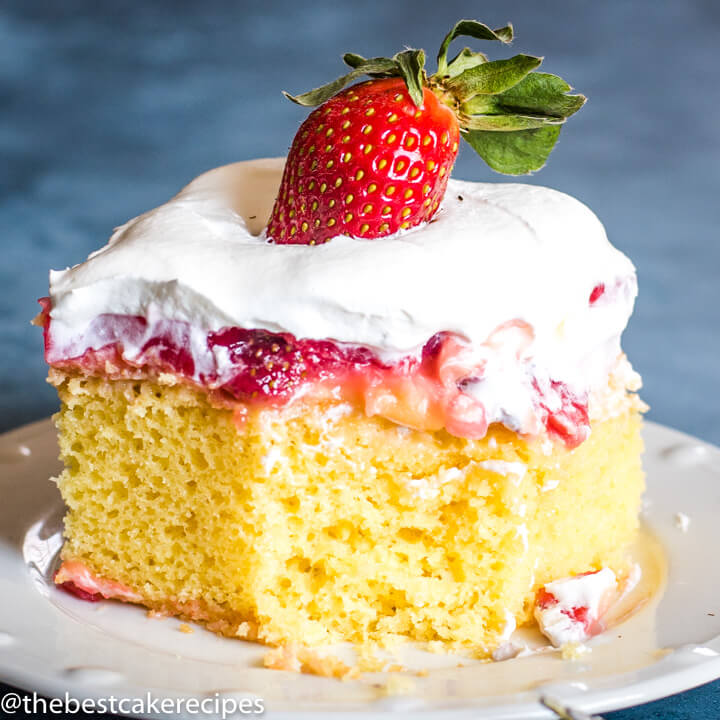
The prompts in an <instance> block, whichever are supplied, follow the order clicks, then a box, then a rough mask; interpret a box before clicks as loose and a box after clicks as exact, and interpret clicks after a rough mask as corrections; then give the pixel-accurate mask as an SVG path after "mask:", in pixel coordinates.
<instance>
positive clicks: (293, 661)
mask: <svg viewBox="0 0 720 720" xmlns="http://www.w3.org/2000/svg"><path fill="white" fill-rule="evenodd" d="M263 665H264V666H265V667H266V668H268V669H270V670H285V671H286V672H296V673H303V674H306V675H318V676H320V677H332V678H337V679H339V680H347V679H354V678H358V677H360V671H359V670H358V669H357V668H356V667H350V666H349V665H346V664H345V663H344V662H343V661H342V660H340V659H338V658H336V657H333V656H332V655H321V654H320V653H318V652H316V651H315V650H310V649H309V648H304V647H297V646H294V645H281V646H280V647H277V648H274V649H273V650H270V651H269V652H267V653H266V654H265V657H264V658H263Z"/></svg>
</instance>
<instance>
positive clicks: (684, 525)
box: [673, 512, 690, 533]
mask: <svg viewBox="0 0 720 720" xmlns="http://www.w3.org/2000/svg"><path fill="white" fill-rule="evenodd" d="M673 522H674V523H675V527H676V528H677V529H678V530H679V531H680V532H683V533H686V532H687V531H688V528H689V527H690V518H689V517H688V516H687V515H686V514H685V513H681V512H679V513H675V517H674V519H673Z"/></svg>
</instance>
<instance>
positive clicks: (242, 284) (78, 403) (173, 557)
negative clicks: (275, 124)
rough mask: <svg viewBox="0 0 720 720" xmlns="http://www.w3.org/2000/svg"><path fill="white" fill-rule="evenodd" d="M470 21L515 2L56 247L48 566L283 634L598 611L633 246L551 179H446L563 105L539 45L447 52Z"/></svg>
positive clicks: (405, 634) (626, 477) (614, 474)
mask: <svg viewBox="0 0 720 720" xmlns="http://www.w3.org/2000/svg"><path fill="white" fill-rule="evenodd" d="M462 34H464V35H470V36H472V37H475V38H479V39H485V40H491V41H495V42H502V43H506V42H509V41H510V39H511V38H512V28H511V27H510V26H508V27H505V28H500V29H498V30H491V29H490V28H488V27H487V26H485V25H482V24H481V23H476V22H472V21H461V22H460V23H458V24H457V25H456V26H455V28H453V30H452V31H451V33H449V34H448V36H447V37H446V38H445V41H444V42H443V45H442V47H441V51H440V54H439V57H438V70H437V72H436V73H435V74H434V75H432V76H430V77H428V76H427V74H426V73H425V71H424V69H423V62H424V54H423V53H422V51H418V50H406V51H404V52H402V53H399V54H398V55H396V56H394V57H393V58H373V59H371V60H366V59H364V58H362V57H360V56H358V55H352V54H349V55H347V56H346V57H345V60H346V62H347V63H348V65H349V66H350V71H349V72H348V74H347V75H345V76H343V78H341V79H340V80H339V81H335V82H334V83H330V85H328V86H325V87H323V88H318V89H317V90H313V91H311V92H309V93H306V94H305V95H300V96H297V97H294V98H292V99H294V100H295V101H297V102H299V103H301V104H306V105H319V107H318V108H317V109H315V110H314V111H313V112H312V113H311V114H310V115H309V116H308V118H307V120H306V121H305V122H304V123H303V125H302V126H301V127H300V129H299V131H298V133H297V135H296V138H295V141H294V142H293V145H292V148H291V151H290V154H289V156H288V158H287V160H286V161H284V160H282V159H275V160H254V161H248V162H238V163H234V164H231V165H226V166H224V167H220V168H217V169H215V170H211V171H210V172H207V173H205V174H204V175H202V176H200V177H199V178H197V179H195V180H194V181H193V182H191V183H190V184H189V185H188V186H187V187H186V188H184V189H183V190H182V191H181V192H180V193H179V194H178V195H176V196H175V197H174V198H172V199H171V200H170V201H169V202H167V203H166V204H164V205H162V206H160V207H158V208H156V209H154V210H151V211H150V212H147V213H145V214H144V215H141V216H139V217H137V218H135V219H133V220H131V221H130V222H128V223H127V224H125V225H123V226H122V227H120V228H118V229H117V230H116V231H115V233H114V234H113V235H112V237H111V238H110V240H109V242H108V243H107V245H106V246H105V247H103V248H102V249H100V250H98V251H97V252H95V253H93V254H92V255H91V256H90V257H89V258H88V259H87V260H86V261H85V262H84V263H82V264H80V265H78V266H76V267H73V268H69V269H66V270H62V271H53V272H52V273H51V275H50V293H49V297H48V298H46V299H44V300H43V301H42V303H43V310H42V312H41V314H40V316H39V322H40V323H41V324H42V325H43V327H44V336H45V354H46V359H47V362H48V364H49V365H50V368H51V369H50V382H52V383H53V384H54V385H55V386H56V387H57V390H58V393H59V396H60V400H61V410H60V412H59V414H58V416H57V425H58V428H59V437H60V448H61V454H62V459H63V461H64V464H65V469H64V471H63V473H62V474H61V476H60V477H59V478H58V481H57V482H58V486H59V488H60V492H61V493H62V496H63V499H64V500H65V503H66V504H67V514H66V517H65V545H64V547H63V550H62V564H61V566H60V568H59V570H58V572H57V575H56V583H57V584H58V585H59V586H62V587H64V588H65V589H67V590H69V591H71V592H74V593H75V594H76V595H78V596H80V597H83V598H84V599H87V600H99V599H102V598H114V599H119V600H124V601H127V602H133V603H140V604H142V605H145V606H147V607H148V608H150V609H152V610H154V611H156V612H161V613H169V614H173V615H177V616H180V617H182V618H185V619H190V620H195V621H199V622H202V623H205V624H206V625H207V627H208V628H209V629H211V630H214V631H216V632H219V633H222V634H224V635H228V636H233V637H238V638H243V639H249V640H256V641H259V642H263V643H267V644H271V645H277V646H281V647H283V648H287V647H290V646H302V647H316V646H321V645H327V644H330V643H336V642H340V641H349V642H352V643H357V644H362V643H372V644H377V645H382V646H387V645H388V644H391V643H396V642H398V641H408V640H412V641H418V642H424V643H428V646H429V647H432V648H433V649H446V650H463V651H466V652H470V653H471V654H473V655H475V656H477V657H489V656H491V655H492V654H493V652H495V651H496V650H497V649H498V647H499V646H500V645H501V644H502V643H503V642H504V641H505V640H506V639H507V636H508V631H509V630H512V628H514V627H516V626H521V625H523V624H528V623H533V622H536V619H537V620H539V621H540V625H541V627H542V628H543V629H545V630H546V631H547V632H548V636H549V637H551V639H552V640H553V642H556V643H557V644H562V643H563V642H564V640H563V638H565V637H567V638H569V640H568V641H571V642H577V641H579V639H582V638H583V637H587V636H588V635H590V634H592V633H593V632H595V631H596V630H597V628H598V627H599V626H600V616H601V615H602V612H603V610H604V608H605V607H606V606H607V601H608V598H609V597H610V596H611V594H612V593H613V592H615V589H616V588H617V587H620V586H621V584H622V583H623V582H624V578H626V577H627V575H628V571H629V568H628V565H627V561H626V556H625V550H626V547H627V546H628V544H629V543H631V542H632V540H633V538H634V536H635V533H636V531H637V527H638V510H639V504H640V496H641V493H642V490H643V474H642V469H641V463H640V455H641V451H642V443H641V438H640V427H641V410H642V405H641V403H640V401H639V400H638V399H637V397H636V396H635V394H634V391H635V390H636V389H637V388H638V386H639V378H638V376H637V375H636V374H635V373H634V372H633V371H632V369H631V368H630V365H629V364H628V362H627V360H626V359H625V356H624V355H623V353H622V351H621V348H620V335H621V333H622V331H623V330H624V328H625V325H626V323H627V321H628V319H629V317H630V315H631V312H632V308H633V302H634V298H635V295H636V280H635V271H634V268H633V266H632V264H631V262H630V261H629V260H628V259H627V258H626V257H625V256H624V255H623V254H622V253H621V252H619V251H618V250H616V249H615V248H613V247H612V245H611V244H610V243H609V242H608V240H607V237H606V235H605V231H604V229H603V226H602V224H601V223H600V222H599V220H598V219H597V218H596V217H595V215H594V214H593V213H592V212H591V211H590V210H589V209H588V208H587V207H585V206H584V205H582V204H581V203H580V202H578V201H577V200H575V199H573V198H571V197H569V196H568V195H565V194H562V193H560V192H557V191H554V190H550V189H547V188H543V187H539V186H531V185H523V184H513V183H497V184H490V183H474V182H462V181H459V180H454V179H449V176H450V172H451V169H452V166H453V163H454V160H455V157H456V155H457V152H458V143H459V142H460V139H461V138H464V139H466V140H468V142H469V143H470V144H471V145H472V146H473V148H474V149H475V150H477V152H478V153H479V154H480V155H481V156H482V157H483V159H484V160H486V162H487V163H488V164H489V165H490V166H491V167H492V168H493V169H495V170H498V171H500V172H505V173H508V174H520V173H526V172H530V171H532V170H536V169H538V168H539V167H540V166H542V164H543V163H544V162H545V159H546V157H547V155H548V154H549V152H550V151H551V149H552V147H553V145H554V143H555V141H556V139H557V136H558V133H559V131H560V128H561V127H562V123H563V122H564V120H565V119H566V118H567V117H568V116H569V115H570V114H572V113H573V112H575V111H576V110H577V109H579V107H580V106H581V105H582V103H583V101H584V98H582V96H579V95H571V94H569V90H570V88H569V86H568V85H567V84H566V83H565V82H564V81H562V80H561V79H560V78H558V77H556V76H553V75H548V74H546V73H539V72H536V68H537V66H538V65H539V63H540V59H539V58H534V57H532V56H528V55H516V56H515V57H513V58H510V59H509V60H498V61H494V62H491V61H489V60H488V59H487V58H486V57H485V56H484V55H482V54H481V53H473V52H471V51H469V50H467V49H465V50H463V51H462V52H461V53H459V54H458V55H457V56H456V57H455V58H454V59H452V60H449V59H448V57H447V50H448V46H449V44H450V43H451V42H452V40H454V38H455V37H457V36H458V35H462ZM361 74H369V75H370V76H371V79H370V80H369V81H365V82H362V83H359V84H354V85H351V86H350V87H349V88H348V89H345V90H343V87H344V86H345V85H347V84H350V83H352V82H354V81H355V80H357V79H359V77H360V75H361ZM583 578H584V579H583ZM610 578H612V583H611V582H610ZM568 582H569V583H571V584H570V586H569V587H570V590H567V589H566V590H563V588H567V587H568V585H567V583H568ZM558 583H559V584H558ZM563 583H565V584H563ZM573 583H574V584H573ZM573 588H575V590H573ZM593 593H595V594H593ZM568 598H570V599H569V600H568ZM573 598H575V599H573ZM563 603H565V604H563ZM563 632H564V633H565V634H564V635H563Z"/></svg>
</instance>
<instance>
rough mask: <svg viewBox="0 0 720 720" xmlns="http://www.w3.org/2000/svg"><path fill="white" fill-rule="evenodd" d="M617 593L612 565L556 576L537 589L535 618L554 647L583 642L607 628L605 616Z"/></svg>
mask: <svg viewBox="0 0 720 720" xmlns="http://www.w3.org/2000/svg"><path fill="white" fill-rule="evenodd" d="M616 594H617V579H616V577H615V573H614V572H613V571H612V570H610V569H609V568H603V569H602V570H598V571H597V572H589V573H585V574H583V575H576V576H574V577H570V578H565V579H562V580H556V581H554V582H551V583H548V584H547V585H545V587H544V588H542V589H541V590H540V591H539V592H538V594H537V597H536V600H535V613H534V614H535V619H536V620H537V623H538V626H539V627H540V630H541V632H542V633H543V635H545V636H546V637H547V638H548V639H549V640H550V642H551V643H552V644H553V645H554V646H555V647H562V646H563V645H567V644H577V643H582V642H585V641H586V640H588V639H589V638H591V637H593V636H594V635H597V634H598V633H601V632H602V631H603V630H604V629H605V626H604V625H603V622H602V618H603V616H604V615H605V613H606V611H607V609H608V608H609V606H610V604H611V601H612V600H613V598H614V597H615V596H616Z"/></svg>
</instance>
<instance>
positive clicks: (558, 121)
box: [462, 113, 565, 132]
mask: <svg viewBox="0 0 720 720" xmlns="http://www.w3.org/2000/svg"><path fill="white" fill-rule="evenodd" d="M564 122H565V119H564V118H556V117H548V116H547V115H519V114H517V113H507V114H505V115H472V116H471V117H468V118H463V121H462V126H463V128H466V129H467V130H487V131H491V132H514V131H515V130H530V129H532V128H539V127H543V126H544V125H562V124H563V123H564Z"/></svg>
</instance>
